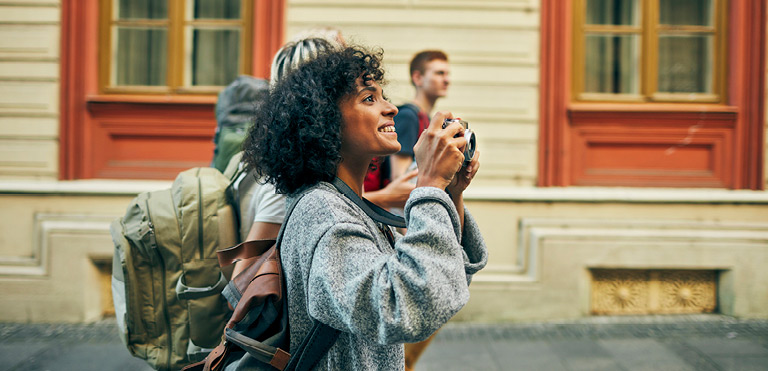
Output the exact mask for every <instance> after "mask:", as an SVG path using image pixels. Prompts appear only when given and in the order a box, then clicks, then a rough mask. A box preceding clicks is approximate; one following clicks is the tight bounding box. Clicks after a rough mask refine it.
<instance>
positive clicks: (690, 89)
mask: <svg viewBox="0 0 768 371" xmlns="http://www.w3.org/2000/svg"><path fill="white" fill-rule="evenodd" d="M712 41H713V36H710V35H680V36H659V80H658V90H659V91H660V92H665V93H711V92H712V75H713V74H712V59H713V54H712Z"/></svg>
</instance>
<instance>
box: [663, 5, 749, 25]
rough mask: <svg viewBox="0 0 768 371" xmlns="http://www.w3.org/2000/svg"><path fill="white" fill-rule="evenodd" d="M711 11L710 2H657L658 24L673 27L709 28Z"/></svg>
mask: <svg viewBox="0 0 768 371" xmlns="http://www.w3.org/2000/svg"><path fill="white" fill-rule="evenodd" d="M737 1H741V0H737ZM712 10H713V9H712V0H659V23H660V24H663V25H674V26H711V25H712Z"/></svg>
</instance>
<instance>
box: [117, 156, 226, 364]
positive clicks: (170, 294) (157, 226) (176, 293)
mask: <svg viewBox="0 0 768 371" xmlns="http://www.w3.org/2000/svg"><path fill="white" fill-rule="evenodd" d="M229 183H230V180H229V178H228V177H226V176H224V175H223V174H222V173H221V172H219V171H218V170H216V169H214V168H204V167H200V168H193V169H189V170H186V171H183V172H181V173H180V174H179V175H178V176H177V177H176V180H175V181H174V183H173V186H172V187H171V188H170V189H163V190H158V191H152V192H144V193H141V194H139V195H138V196H137V197H136V198H134V199H133V201H132V202H131V203H130V204H129V205H128V209H127V210H126V213H125V216H123V217H121V218H117V219H116V220H115V221H113V222H112V225H111V226H110V231H111V234H112V240H113V242H114V244H115V254H114V258H113V266H112V293H113V300H114V305H115V315H116V317H117V323H118V328H119V332H120V335H121V337H122V340H123V343H125V345H126V346H127V348H128V350H129V351H130V352H131V354H133V355H134V356H136V357H139V358H142V359H145V360H146V361H147V362H148V363H149V364H150V365H151V366H152V367H154V368H155V369H158V370H175V369H180V368H181V367H183V366H184V365H187V364H189V363H191V362H195V361H199V360H201V359H203V358H205V356H206V355H207V354H208V353H209V352H210V351H211V349H212V348H214V347H216V345H218V344H219V342H220V341H221V334H222V333H223V329H224V325H225V324H226V322H227V320H228V319H229V317H230V316H231V311H230V309H229V307H228V305H227V301H226V300H225V299H224V297H223V296H222V295H221V294H220V293H221V290H222V289H223V288H224V287H225V286H226V285H227V282H228V281H227V279H226V277H225V274H224V273H223V272H222V271H221V269H220V268H219V264H218V260H217V258H216V250H219V249H222V248H227V247H230V246H233V245H235V244H237V243H238V240H239V238H238V227H237V222H236V218H235V215H234V213H235V212H236V210H234V209H233V208H232V206H230V203H229V202H228V201H227V196H226V192H225V190H226V188H227V186H228V185H229Z"/></svg>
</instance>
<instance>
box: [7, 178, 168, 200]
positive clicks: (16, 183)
mask: <svg viewBox="0 0 768 371" xmlns="http://www.w3.org/2000/svg"><path fill="white" fill-rule="evenodd" d="M172 183H173V182H172V181H170V180H107V179H85V180H66V181H31V180H3V181H0V195H2V194H44V195H73V196H74V195H78V196H104V195H106V196H135V195H137V194H139V193H141V192H145V191H154V190H158V189H163V188H170V187H171V184H172Z"/></svg>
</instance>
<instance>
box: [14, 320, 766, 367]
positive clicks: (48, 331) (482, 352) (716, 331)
mask: <svg viewBox="0 0 768 371" xmlns="http://www.w3.org/2000/svg"><path fill="white" fill-rule="evenodd" d="M416 369H417V371H431V370H435V371H437V370H439V371H446V370H523V371H526V370H537V371H538V370H546V371H558V370H590V371H591V370H632V371H634V370H654V371H662V370H663V371H668V370H696V371H699V370H739V371H742V370H768V320H738V319H734V318H731V317H726V316H720V315H694V316H650V317H590V318H587V319H583V320H574V321H568V322H537V323H512V324H465V323H449V324H448V325H447V326H445V327H444V328H443V329H442V330H441V331H440V332H439V333H438V335H437V337H436V338H435V340H434V342H433V343H432V345H431V346H430V347H429V348H427V351H426V352H425V353H424V355H423V356H422V359H421V361H420V362H419V364H418V366H417V368H416ZM6 370H8V371H10V370H30V371H32V370H56V371H58V370H62V371H70V370H72V371H74V370H78V371H81V370H82V371H87V370H94V371H95V370H99V371H101V370H151V368H149V367H148V366H147V365H146V364H145V363H144V362H143V361H142V360H140V359H137V358H133V357H131V356H130V355H129V354H128V351H127V350H126V349H125V348H124V347H123V345H122V343H121V342H120V340H119V338H118V337H117V332H116V327H115V323H114V320H105V321H102V322H98V323H93V324H78V325H72V324H53V325H51V324H29V325H26V324H9V323H4V324H3V323H0V371H6Z"/></svg>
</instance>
